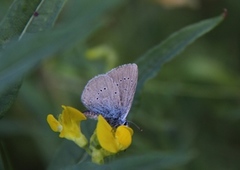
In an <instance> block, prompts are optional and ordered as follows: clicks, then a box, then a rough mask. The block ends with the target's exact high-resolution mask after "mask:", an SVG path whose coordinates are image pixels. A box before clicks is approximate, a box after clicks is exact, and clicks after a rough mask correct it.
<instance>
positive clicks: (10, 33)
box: [0, 0, 66, 46]
mask: <svg viewBox="0 0 240 170" xmlns="http://www.w3.org/2000/svg"><path fill="white" fill-rule="evenodd" d="M65 1H66V0H51V1H47V0H15V1H14V2H13V3H12V5H11V7H10V9H9V10H8V13H7V15H6V16H5V18H4V19H3V20H2V22H1V25H0V46H2V45H3V44H4V43H5V42H7V41H9V40H10V39H12V38H14V37H19V38H18V39H21V38H22V37H23V35H24V34H25V33H35V32H38V31H42V30H46V29H49V28H51V27H52V26H53V24H54V22H55V20H56V18H57V16H58V14H59V13H60V11H61V9H62V7H63V5H64V3H65Z"/></svg>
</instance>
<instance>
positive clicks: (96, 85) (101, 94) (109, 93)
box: [81, 74, 120, 116]
mask: <svg viewBox="0 0 240 170" xmlns="http://www.w3.org/2000/svg"><path fill="white" fill-rule="evenodd" d="M81 100H82V102H83V104H84V105H85V107H86V108H87V109H88V110H89V111H90V112H94V113H95V114H97V115H98V114H102V115H103V116H104V115H105V116H106V115H107V114H112V113H114V112H115V111H116V109H117V107H118V106H119V105H120V96H119V89H118V87H117V86H116V85H115V84H114V83H113V79H112V78H111V77H109V76H108V75H106V74H103V75H99V76H97V77H94V78H93V79H91V80H90V81H89V82H88V83H87V85H86V86H85V88H84V91H83V93H82V97H81ZM109 116H110V115H109Z"/></svg>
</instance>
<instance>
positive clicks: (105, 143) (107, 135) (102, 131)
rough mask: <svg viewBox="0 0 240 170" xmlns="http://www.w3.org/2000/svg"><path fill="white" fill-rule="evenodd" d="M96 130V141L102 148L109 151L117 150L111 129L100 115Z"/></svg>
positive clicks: (114, 151)
mask: <svg viewBox="0 0 240 170" xmlns="http://www.w3.org/2000/svg"><path fill="white" fill-rule="evenodd" d="M96 132H97V138H98V141H99V143H100V145H101V147H102V148H104V149H105V150H107V151H109V152H111V153H117V152H118V147H117V143H116V141H115V138H114V134H113V129H112V127H111V126H110V125H109V124H108V122H107V121H106V120H105V119H104V118H103V117H102V116H101V115H99V116H98V123H97V128H96Z"/></svg>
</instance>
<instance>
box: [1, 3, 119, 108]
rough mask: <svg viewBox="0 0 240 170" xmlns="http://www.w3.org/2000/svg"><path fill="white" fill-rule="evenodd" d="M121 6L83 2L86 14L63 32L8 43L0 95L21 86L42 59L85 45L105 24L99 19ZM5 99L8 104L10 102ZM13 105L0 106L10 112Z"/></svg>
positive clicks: (53, 31) (63, 26)
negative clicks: (20, 83)
mask: <svg viewBox="0 0 240 170" xmlns="http://www.w3.org/2000/svg"><path fill="white" fill-rule="evenodd" d="M119 2H121V1H114V2H113V1H104V2H101V1H97V0H95V1H91V3H90V4H89V1H86V0H85V1H84V0H83V1H81V2H79V3H78V5H79V10H82V11H84V12H81V13H80V14H81V15H79V14H76V18H74V19H72V20H70V21H69V22H68V23H65V25H62V27H61V28H59V29H54V30H48V31H44V32H41V33H38V34H33V35H28V36H26V37H24V38H23V39H22V40H21V41H14V42H11V43H8V44H7V46H6V47H5V49H4V50H3V51H2V52H1V54H0V60H1V62H0V82H4V83H1V84H0V94H3V93H4V94H7V93H6V91H5V90H8V87H9V86H12V85H14V84H15V83H16V82H18V81H19V79H21V78H22V77H23V76H24V75H25V74H26V73H27V72H28V71H29V70H30V69H32V68H33V67H35V66H36V65H37V64H38V63H39V62H40V61H41V60H42V59H44V58H47V57H50V56H51V55H53V54H54V53H56V52H58V51H60V50H63V49H66V48H68V47H70V46H72V45H73V44H75V43H76V42H78V43H82V42H83V41H85V40H86V38H88V37H89V36H90V35H91V34H92V33H93V31H95V30H96V29H97V28H99V26H100V25H101V24H102V22H99V18H100V16H101V15H102V14H103V13H104V12H106V10H108V9H109V8H110V7H113V6H114V5H118V4H119ZM86 5H87V7H86ZM39 16H40V13H39ZM52 21H53V20H52ZM17 85H18V84H16V86H17ZM14 86H15V85H14ZM9 93H11V92H9ZM5 99H6V100H7V98H5ZM5 99H2V101H3V100H5ZM11 102H12V101H4V103H0V107H6V108H7V107H9V105H6V103H11ZM4 110H6V109H4Z"/></svg>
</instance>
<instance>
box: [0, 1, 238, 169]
mask: <svg viewBox="0 0 240 170" xmlns="http://www.w3.org/2000/svg"><path fill="white" fill-rule="evenodd" d="M11 2H12V1H8V0H0V3H1V5H0V19H2V18H3V17H4V15H5V14H6V12H7V10H8V8H9V6H10V5H11ZM178 2H181V1H178ZM77 4H78V2H77V0H75V1H67V3H66V5H65V6H64V8H63V11H62V12H61V14H60V16H59V18H58V20H57V22H56V25H55V27H64V26H66V27H67V25H64V23H65V22H66V21H68V20H71V19H72V18H75V14H76V13H77V12H78V8H79V6H77ZM224 8H226V9H227V10H228V16H227V18H226V19H225V21H224V22H223V23H221V24H220V26H218V27H217V28H216V29H214V30H213V31H211V32H210V33H208V34H207V35H205V36H204V37H202V38H201V39H199V40H198V41H197V42H195V43H193V44H192V45H191V46H189V47H188V48H187V50H185V51H184V52H183V53H181V54H180V55H179V56H178V57H176V58H175V59H174V60H172V61H171V62H169V63H167V64H166V65H164V67H163V68H162V69H161V71H160V73H159V74H158V75H157V77H155V78H154V79H152V80H150V81H148V82H147V83H146V84H145V86H144V89H143V91H142V93H141V96H140V99H138V100H137V102H136V103H137V104H136V105H135V107H134V108H133V109H132V113H131V112H130V114H129V116H128V119H129V120H131V121H132V122H134V123H135V124H137V125H138V126H140V127H141V128H142V129H143V131H142V132H141V131H139V130H138V129H137V128H135V127H133V129H134V132H135V133H134V136H133V143H132V145H131V146H130V148H129V149H128V150H127V151H126V152H124V153H121V154H120V155H119V156H120V157H125V156H128V155H144V154H145V153H148V152H152V151H157V152H158V151H159V152H169V153H175V152H185V151H187V152H191V153H194V157H193V159H192V160H191V161H190V162H188V163H187V164H184V165H182V166H180V167H177V168H172V169H186V170H188V169H189V170H190V169H194V170H213V169H216V170H224V169H228V170H238V169H240V86H239V85H240V79H239V74H240V69H239V68H240V51H239V44H240V43H239V41H240V35H239V30H240V23H238V21H239V20H240V14H239V10H240V1H236V0H228V1H226V0H195V1H194V0H185V1H184V0H183V1H182V4H181V3H177V1H174V0H132V1H124V3H121V4H120V5H118V6H117V7H114V8H112V10H109V11H108V13H106V14H105V16H104V24H103V26H102V27H101V28H100V29H98V30H97V31H95V32H94V34H92V36H91V37H90V38H88V40H87V41H86V43H84V45H82V44H75V45H74V46H71V47H70V48H67V49H64V50H63V51H61V52H59V53H56V54H55V55H54V56H52V57H51V58H50V59H47V60H44V61H43V62H41V64H40V65H37V66H36V67H35V69H34V70H32V71H31V73H29V74H28V75H26V77H25V79H24V82H23V85H22V87H21V89H20V91H19V95H18V97H17V99H16V101H15V102H14V104H13V106H12V107H11V108H10V110H9V111H8V112H7V113H6V115H5V116H4V117H3V118H2V119H1V120H0V141H1V146H2V148H5V151H4V152H5V153H7V155H8V158H9V161H10V162H11V165H12V167H13V169H36V170H37V169H46V168H47V167H48V165H49V164H50V162H51V160H53V158H54V155H55V153H56V151H57V150H58V149H59V147H60V146H61V143H62V142H63V141H64V139H60V138H58V134H56V133H54V132H52V131H51V129H50V128H49V126H48V124H47V122H46V116H47V114H49V113H53V114H54V115H58V114H59V113H60V112H61V105H62V104H64V105H70V106H73V107H76V108H78V109H80V110H82V111H83V110H84V109H85V108H84V106H83V105H82V103H81V101H80V95H81V93H82V90H83V88H84V86H85V84H86V83H87V81H88V80H89V79H91V78H92V77H94V76H95V75H98V74H101V73H104V72H106V71H108V70H109V69H111V68H113V67H116V66H118V65H121V64H124V63H131V62H134V61H136V60H137V59H138V58H139V56H141V55H142V54H144V53H145V52H146V51H147V50H148V49H150V48H151V47H153V46H155V45H157V44H159V43H160V42H161V41H163V40H164V39H166V38H167V37H168V36H169V35H170V34H172V33H173V32H175V31H177V30H179V29H181V28H183V27H185V26H187V25H190V24H192V23H196V22H198V21H201V20H203V19H206V18H210V17H213V16H216V15H218V14H220V13H221V12H222V11H223V9H224ZM99 22H102V21H99ZM66 36H67V35H66ZM28 48H30V47H28ZM99 48H100V49H101V50H103V51H101V50H100V52H99V51H98V50H97V49H99ZM92 53H96V54H95V58H94V57H91V54H92ZM0 62H1V61H0ZM1 83H2V82H1ZM73 145H74V144H73ZM117 157H118V156H117ZM117 157H116V158H115V159H117ZM156 169H157V167H156Z"/></svg>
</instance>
